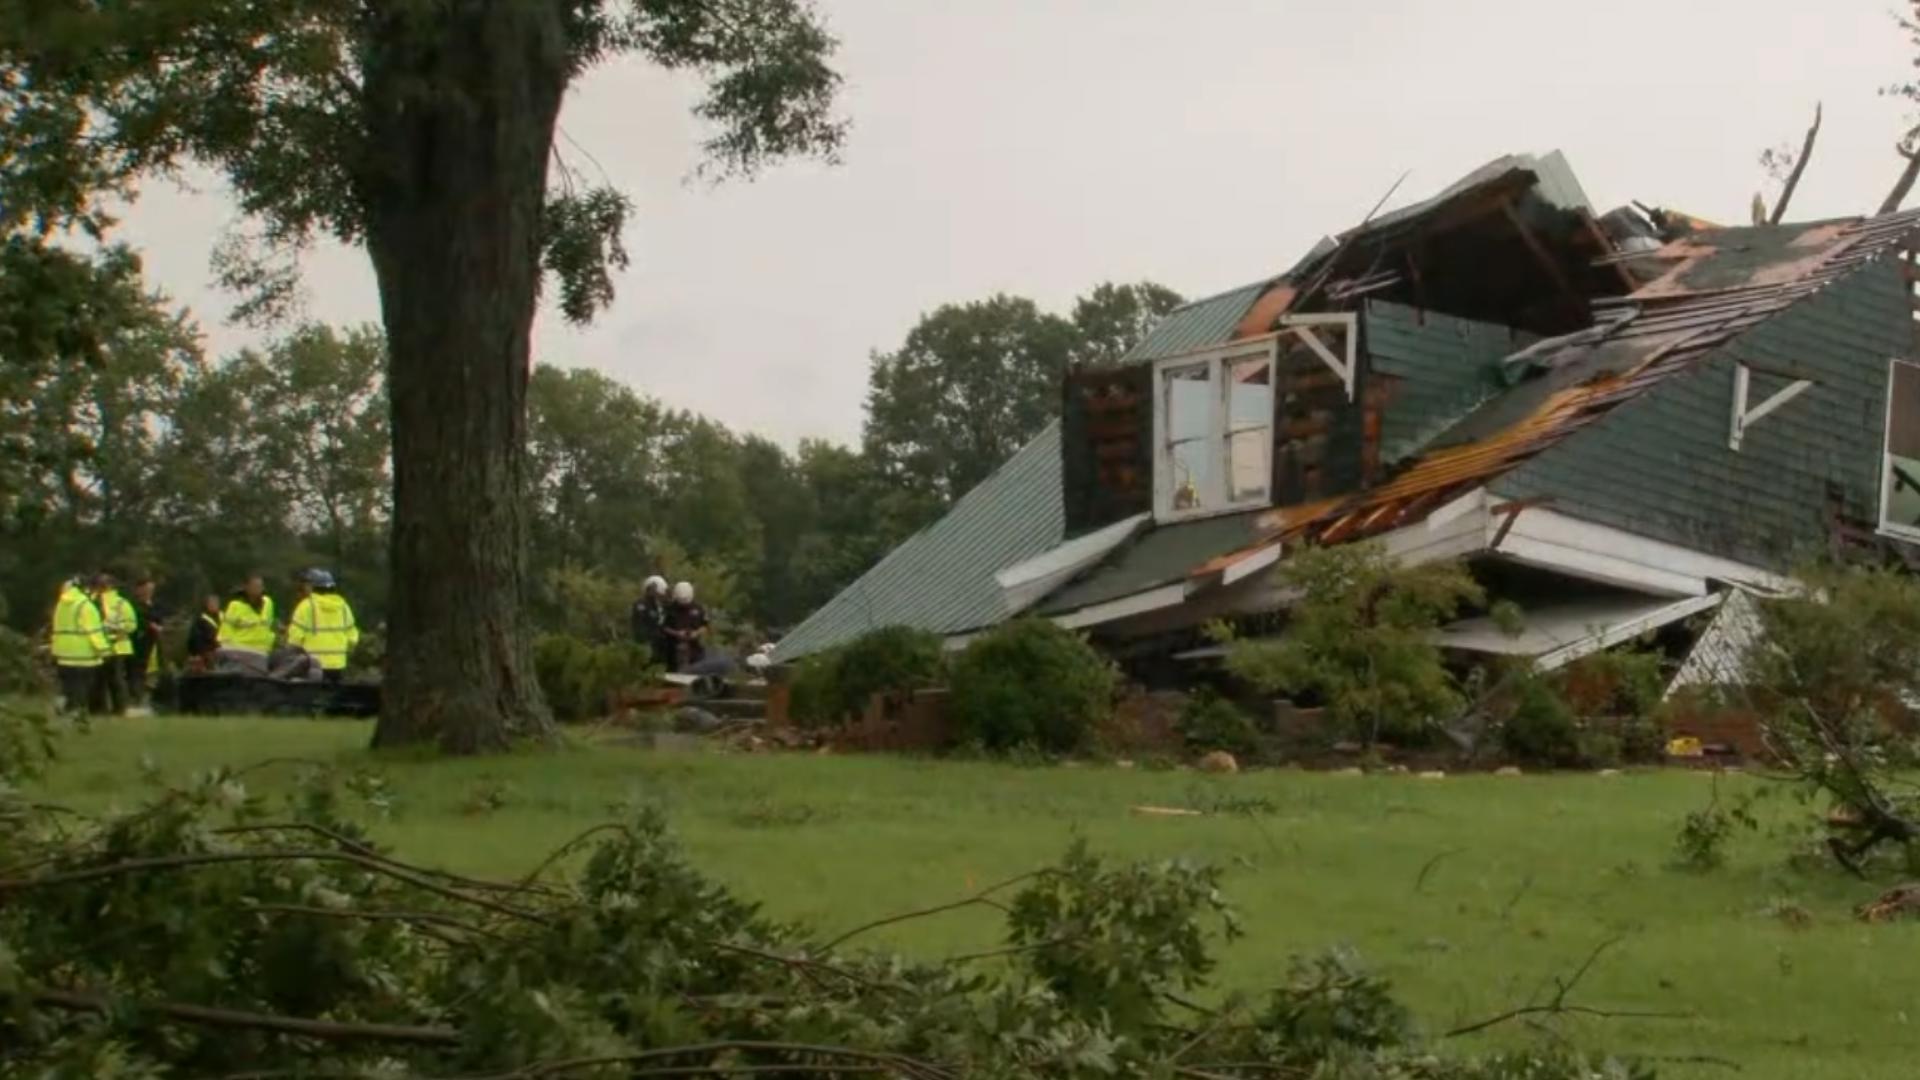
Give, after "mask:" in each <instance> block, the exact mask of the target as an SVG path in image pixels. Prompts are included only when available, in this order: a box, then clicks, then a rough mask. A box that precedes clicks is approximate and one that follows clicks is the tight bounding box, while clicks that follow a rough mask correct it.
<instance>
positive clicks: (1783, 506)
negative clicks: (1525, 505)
mask: <svg viewBox="0 0 1920 1080" xmlns="http://www.w3.org/2000/svg"><path fill="white" fill-rule="evenodd" d="M1912 346H1913V329H1912V314H1911V303H1910V301H1909V298H1908V292H1907V286H1906V282H1905V280H1904V279H1903V278H1902V276H1901V267H1900V266H1899V265H1898V263H1897V262H1896V261H1895V260H1892V259H1882V260H1881V261H1880V262H1878V263H1877V264H1873V265H1869V266H1867V267H1866V268H1865V269H1862V270H1859V271H1857V272H1855V273H1853V274H1851V275H1849V276H1847V277H1845V278H1843V279H1841V280H1839V281H1837V282H1835V283H1833V284H1832V285H1829V286H1828V287H1826V288H1825V289H1823V290H1821V291H1820V292H1818V293H1816V294H1814V295H1813V296H1811V297H1809V298H1806V299H1803V300H1800V301H1799V302H1797V303H1794V304H1792V306H1790V307H1788V308H1787V309H1786V310H1784V311H1781V312H1780V313H1779V314H1776V315H1773V316H1772V317H1771V318H1768V319H1767V320H1766V321H1765V322H1762V323H1760V324H1759V325H1757V326H1755V327H1753V328H1752V329H1751V330H1749V331H1747V332H1746V333H1744V334H1742V335H1740V336H1739V337H1736V338H1734V339H1732V340H1731V341H1728V342H1727V343H1726V344H1724V345H1722V346H1720V348H1719V349H1718V350H1716V351H1715V352H1714V353H1713V354H1712V355H1710V356H1706V357H1703V358H1701V359H1700V360H1698V361H1696V362H1694V363H1693V364H1691V365H1690V366H1689V368H1688V370H1686V371H1685V372H1683V373H1681V374H1679V375H1676V376H1673V377H1670V378H1668V379H1666V380H1663V381H1662V382H1661V383H1660V384H1659V385H1658V386H1656V387H1654V388H1653V389H1652V390H1650V391H1649V392H1647V393H1645V394H1643V395H1641V396H1640V397H1638V398H1636V399H1634V400H1632V401H1629V402H1627V403H1626V404H1624V405H1621V406H1620V407H1618V408H1616V409H1614V410H1613V411H1612V412H1610V413H1608V414H1606V415H1605V416H1604V417H1602V418H1600V419H1599V420H1598V421H1596V422H1594V423H1593V424H1591V425H1589V426H1588V427H1586V428H1585V429H1583V430H1581V431H1580V432H1578V433H1577V434H1575V435H1573V436H1572V437H1571V438H1568V439H1567V440H1565V441H1564V442H1562V443H1560V444H1558V445H1556V446H1554V447H1553V448H1551V449H1549V450H1547V451H1546V452H1544V453H1542V454H1540V455H1539V456H1538V457H1535V458H1533V459H1532V460H1530V461H1528V462H1527V463H1526V464H1524V465H1522V466H1520V467H1519V468H1517V469H1515V470H1514V471H1512V472H1510V473H1508V474H1506V475H1505V476H1502V477H1501V478H1499V479H1498V480H1496V481H1495V482H1494V483H1493V485H1492V487H1493V489H1494V491H1495V492H1497V493H1498V494H1500V495H1503V496H1508V497H1512V498H1535V497H1550V498H1551V499H1552V500H1553V503H1552V505H1553V508H1554V509H1555V510H1559V511H1561V512H1564V513H1567V514H1570V515H1572V516H1575V517H1579V518H1583V519H1585V520H1589V521H1595V522H1598V523H1600V524H1603V525H1611V526H1614V527H1617V528H1621V529H1625V530H1628V531H1630V532H1634V533H1638V534H1640V535H1643V536H1649V537H1653V538H1656V539H1661V540H1667V541H1670V542H1672V543H1677V544H1683V545H1685V546H1688V547H1691V548H1695V549H1696V550H1700V551H1707V552H1712V553H1715V554H1719V555H1722V556H1725V557H1730V558H1737V559H1741V560H1744V561H1747V562H1751V563H1755V564H1757V565H1760V566H1764V567H1768V568H1770V569H1777V570H1787V569H1791V567H1792V565H1793V564H1794V563H1795V562H1796V561H1797V560H1799V559H1801V558H1803V557H1806V556H1808V555H1811V554H1813V553H1815V552H1817V551H1819V550H1821V549H1823V547H1824V545H1825V543H1826V541H1827V538H1828V535H1829V526H1830V523H1829V521H1828V518H1827V514H1828V512H1829V506H1830V505H1833V502H1834V500H1836V499H1837V502H1838V505H1837V506H1835V507H1834V508H1835V509H1838V510H1840V511H1841V512H1842V513H1844V514H1845V515H1846V516H1847V517H1848V518H1851V519H1853V520H1856V521H1869V522H1871V521H1875V520H1877V519H1878V514H1879V489H1880V448H1881V432H1882V429H1883V428H1884V426H1885V409H1886V380H1887V357H1890V356H1904V355H1907V354H1908V353H1909V352H1910V351H1911V349H1912ZM1735 363H1745V364H1747V365H1749V367H1750V368H1751V369H1753V371H1754V373H1753V376H1752V379H1753V385H1752V388H1751V390H1750V392H1749V397H1748V403H1749V406H1751V405H1754V404H1758V403H1759V402H1761V401H1764V400H1765V399H1766V398H1767V396H1768V395H1770V394H1772V393H1773V392H1774V391H1775V390H1776V389H1778V388H1779V387H1780V386H1782V385H1784V383H1785V379H1784V376H1787V375H1792V376H1795V377H1801V378H1806V379H1810V380H1812V381H1813V383H1814V385H1813V386H1812V387H1811V388H1810V389H1808V390H1807V391H1806V392H1805V393H1803V394H1801V395H1800V396H1798V397H1796V398H1794V399H1793V400H1792V401H1790V402H1788V403H1787V404H1786V405H1785V406H1783V407H1781V408H1780V409H1778V410H1777V411H1775V412H1773V413H1771V414H1769V415H1768V416H1767V417H1766V418H1765V419H1763V420H1761V421H1759V422H1758V423H1756V424H1754V425H1753V426H1752V427H1751V428H1749V429H1748V430H1747V432H1746V434H1745V436H1744V439H1743V441H1742V444H1741V448H1740V449H1739V450H1738V451H1734V450H1730V449H1728V447H1727V435H1728V428H1729V425H1730V420H1729V416H1728V412H1729V404H1730V402H1731V400H1732V394H1733V366H1734V364H1735Z"/></svg>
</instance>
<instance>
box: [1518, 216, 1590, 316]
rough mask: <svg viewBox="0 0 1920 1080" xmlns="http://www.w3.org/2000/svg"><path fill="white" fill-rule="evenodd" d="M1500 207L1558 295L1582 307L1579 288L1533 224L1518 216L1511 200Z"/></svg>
mask: <svg viewBox="0 0 1920 1080" xmlns="http://www.w3.org/2000/svg"><path fill="white" fill-rule="evenodd" d="M1500 209H1501V212H1503V213H1505V214H1506V215H1507V221H1508V222H1510V223H1511V224H1512V225H1513V228H1514V231H1515V232H1517V233H1519V234H1520V240H1521V242H1522V243H1524V244H1526V245H1527V250H1528V251H1531V252H1533V257H1534V258H1535V259H1537V260H1539V262H1540V266H1541V268H1542V269H1544V270H1545V271H1546V272H1547V276H1548V277H1550V278H1552V279H1553V283H1554V285H1555V286H1556V287H1558V288H1559V290H1560V295H1562V296H1564V297H1566V298H1567V301H1568V302H1569V303H1571V304H1575V305H1578V306H1580V307H1582V308H1584V307H1585V306H1586V301H1585V300H1583V299H1581V297H1580V293H1579V290H1577V289H1575V288H1574V287H1573V282H1572V281H1571V280H1569V279H1568V278H1567V271H1566V269H1565V268H1564V267H1562V266H1561V265H1560V264H1559V262H1557V261H1555V259H1554V257H1553V253H1552V252H1550V251H1548V250H1547V245H1545V244H1543V243H1541V242H1540V237H1539V235H1538V234H1536V233H1535V232H1534V231H1533V226H1531V225H1528V224H1527V220H1526V219H1525V218H1523V217H1521V216H1520V212H1519V211H1518V210H1515V209H1514V208H1513V202H1512V200H1509V201H1508V202H1507V203H1506V204H1505V205H1504V206H1502V207H1501V208H1500Z"/></svg>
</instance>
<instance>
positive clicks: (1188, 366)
mask: <svg viewBox="0 0 1920 1080" xmlns="http://www.w3.org/2000/svg"><path fill="white" fill-rule="evenodd" d="M1274 349H1275V345H1274V339H1273V338H1270V337H1269V338H1266V339H1264V340H1261V341H1255V342H1246V343H1242V344H1239V345H1230V346H1225V347H1223V348H1219V349H1212V350H1209V351H1207V352H1203V353H1191V354H1188V355H1186V356H1178V357H1171V358H1169V359H1166V360H1162V361H1160V362H1159V363H1158V364H1156V365H1155V367H1154V385H1155V387H1156V393H1155V398H1154V411H1153V426H1154V446H1155V451H1156V452H1155V457H1154V468H1153V494H1154V516H1155V517H1157V518H1158V519H1160V520H1162V521H1176V520H1180V519H1183V518H1196V517H1207V516H1210V515H1213V514H1224V513H1231V512H1233V511H1236V510H1246V509H1252V508H1255V507H1260V506H1266V505H1268V504H1269V502H1270V501H1271V497H1272V492H1273V387H1274Z"/></svg>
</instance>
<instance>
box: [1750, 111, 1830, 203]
mask: <svg viewBox="0 0 1920 1080" xmlns="http://www.w3.org/2000/svg"><path fill="white" fill-rule="evenodd" d="M1821 112H1822V109H1821V106H1820V104H1819V103H1818V102H1816V103H1815V104H1814V106H1813V126H1812V127H1810V128H1808V129H1807V141H1806V142H1804V143H1802V144H1801V146H1800V156H1799V157H1798V158H1796V159H1794V162H1793V172H1792V173H1790V174H1788V176H1787V184H1786V186H1785V187H1783V188H1781V189H1780V201H1779V202H1776V203H1774V204H1773V216H1772V217H1770V218H1768V219H1767V224H1769V225H1778V224H1780V219H1782V218H1784V217H1786V216H1787V204H1788V203H1790V202H1792V201H1793V193H1794V191H1795V190H1797V189H1798V188H1799V187H1800V178H1801V177H1802V176H1804V175H1806V171H1807V162H1809V161H1812V160H1813V142H1814V140H1815V139H1818V138H1819V137H1820V114H1821ZM1756 224H1758V223H1757V222H1756Z"/></svg>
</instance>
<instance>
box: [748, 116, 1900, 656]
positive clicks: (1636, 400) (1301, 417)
mask: <svg viewBox="0 0 1920 1080" xmlns="http://www.w3.org/2000/svg"><path fill="white" fill-rule="evenodd" d="M1916 229H1920V214H1914V213H1906V214H1893V215H1888V216H1883V217H1877V218H1853V219H1845V220H1834V221H1822V222H1812V223H1806V224H1783V225H1756V226H1752V227H1739V228H1722V227H1717V226H1713V225H1709V224H1707V223H1705V222H1701V221H1698V220H1696V219H1693V218H1689V217H1687V216H1686V215H1683V214H1677V213H1670V212H1664V211H1659V210H1648V209H1646V208H1640V207H1627V208H1621V209H1618V210H1614V211H1611V212H1608V213H1606V214H1603V215H1602V214H1596V213H1595V211H1594V208H1593V207H1592V206H1591V205H1590V204H1589V203H1588V201H1587V198H1586V195H1585V193H1584V192H1583V191H1582V190H1581V187H1580V184H1579V182H1578V180H1577V179H1576V178H1575V177H1574V175H1573V173H1572V171H1571V169H1570V168H1569V167H1568V165H1567V162H1566V161H1565V159H1564V158H1563V157H1562V156H1561V155H1560V154H1558V153H1553V154H1548V155H1544V156H1539V157H1534V156H1514V157H1506V158H1502V159H1500V160H1498V161H1495V162H1493V163H1491V164H1489V165H1487V166H1486V167H1484V168H1482V169H1479V170H1477V171H1475V172H1474V173H1473V174H1471V175H1469V176H1467V177H1465V178H1463V179H1462V180H1460V181H1459V182H1458V183H1455V184H1454V185H1452V186H1451V187H1449V188H1447V189H1446V190H1445V191H1443V192H1441V193H1440V194H1438V195H1436V196H1434V197H1433V198H1431V199H1428V200H1426V201H1424V202H1421V203H1418V204H1416V205H1413V206H1408V207H1406V208H1403V209H1400V210H1397V211H1394V212H1391V213H1388V214H1384V215H1381V216H1379V217H1377V218H1374V219H1371V220H1369V221H1366V222H1364V223H1363V224H1361V225H1359V226H1358V227H1356V228H1354V229H1351V230H1349V231H1348V232H1346V233H1344V234H1342V235H1340V236H1338V237H1335V238H1330V239H1328V240H1323V241H1322V242H1321V243H1320V244H1319V245H1318V246H1316V247H1315V249H1314V250H1313V251H1312V252H1310V253H1309V254H1308V255H1307V256H1306V257H1305V258H1304V259H1302V260H1301V261H1300V262H1299V263H1298V264H1297V265H1294V266H1292V267H1291V268H1289V269H1287V270H1285V271H1284V272H1282V273H1279V274H1276V275H1274V276H1271V277H1267V278H1263V279H1261V280H1259V281H1255V282H1252V283H1250V284H1247V285H1245V286H1243V287H1241V288H1238V289H1234V290H1231V291H1229V292H1225V293H1222V294H1220V295H1218V296H1213V297H1209V298H1206V299H1203V300H1198V301H1195V302H1193V303H1190V304H1187V305H1186V306H1184V307H1182V308H1180V309H1178V310H1176V311H1174V312H1172V313H1171V314H1169V315H1168V316H1167V317H1166V318H1165V319H1164V320H1163V321H1162V322H1160V323H1159V324H1158V325H1157V326H1156V327H1155V328H1154V329H1153V330H1152V331H1151V332H1150V333H1149V334H1148V335H1147V337H1146V338H1145V339H1144V340H1142V341H1141V342H1140V343H1139V344H1138V345H1136V346H1135V347H1134V348H1133V349H1132V350H1131V351H1130V352H1129V353H1128V354H1127V355H1126V356H1125V357H1124V358H1122V360H1121V361H1120V362H1119V363H1117V364H1115V365H1110V366H1103V367H1099V368H1093V369H1083V370H1074V371H1071V372H1070V373H1068V375H1067V376H1066V378H1065V380H1064V383H1063V386H1062V400H1061V412H1060V417H1059V419H1058V421H1057V422H1055V423H1053V424H1051V425H1050V426H1048V427H1047V428H1046V429H1045V430H1044V431H1042V432H1041V433H1040V434H1039V435H1038V436H1037V437H1036V438H1034V439H1033V440H1032V441H1031V442H1030V443H1029V444H1028V445H1027V446H1026V447H1025V448H1024V449H1022V450H1020V451H1019V452H1018V453H1017V454H1015V455H1014V456H1013V457H1012V458H1011V459H1010V460H1009V461H1007V462H1006V464H1005V465H1004V466H1002V467H1001V468H1000V469H999V470H998V471H997V472H996V473H994V474H993V475H992V476H991V477H989V478H988V479H987V480H986V481H984V482H983V483H981V484H980V485H979V486H978V487H977V488H976V489H974V490H973V491H972V492H970V493H969V494H967V495H966V496H965V497H963V498H962V499H960V500H959V501H958V502H957V503H956V504H955V505H954V506H953V507H952V509H951V511H950V512H949V513H948V514H947V515H946V516H945V517H944V518H943V519H942V520H940V521H939V522H937V523H935V524H934V525H932V526H931V527H929V528H927V529H925V530H923V531H922V532H920V533H919V534H917V535H916V536H914V537H912V538H911V539H909V540H908V541H907V542H905V543H904V544H902V545H901V546H900V547H899V548H898V549H896V550H895V551H894V552H892V553H891V554H890V555H888V556H887V557H886V558H885V559H884V560H882V561H881V562H880V563H879V564H877V565H876V566H874V567H873V568H872V569H871V570H870V571H869V572H868V573H866V574H865V575H863V576H862V577H861V578H860V579H859V580H857V581H855V582H854V583H853V584H852V585H850V586H848V587H847V588H846V589H845V590H844V591H843V592H841V593H840V594H839V595H838V596H836V597H835V598H834V599H833V600H832V601H830V602H829V603H828V604H827V605H825V606H824V607H822V608H821V609H820V610H819V611H818V612H816V613H815V614H814V615H813V616H812V617H811V618H809V619H807V620H806V621H805V622H804V623H802V624H801V625H800V626H799V627H797V628H796V629H795V630H794V631H793V632H792V633H791V634H790V635H788V636H787V637H786V638H785V640H783V641H782V642H781V643H780V645H779V648H778V651H777V654H776V655H777V658H778V659H780V660H782V661H787V660H794V659H798V658H801V657H804V656H807V655H809V654H812V653H816V652H819V651H821V650H824V649H828V648H832V647H834V646H836V645H839V644H842V643H844V642H846V641H848V640H851V639H852V638H853V637H856V636H858V635H859V634H861V633H863V632H865V631H867V630H870V629H873V628H876V627H880V626H886V625H894V624H899V625H906V626H913V627H919V628H922V629H926V630H930V631H934V632H936V633H940V634H943V635H946V636H947V637H948V638H949V640H950V641H952V642H954V643H956V644H958V643H963V642H964V641H965V640H966V639H967V638H968V637H969V636H970V635H973V634H976V633H978V632H980V631H982V630H984V629H986V628H989V627H991V626H993V625H995V624H997V623H1000V622H1002V621H1005V620H1007V619H1010V618H1013V617H1015V616H1017V615H1022V614H1031V615H1037V616H1041V617H1045V618H1049V619H1052V620H1054V621H1056V622H1058V623H1060V624H1062V625H1064V626H1067V627H1072V628H1077V629H1080V630H1083V631H1085V632H1086V633H1088V634H1089V635H1090V637H1091V638H1092V639H1093V640H1094V641H1096V642H1097V643H1099V644H1101V645H1102V646H1103V647H1105V648H1107V649H1108V650H1110V651H1111V652H1112V653H1113V654H1114V655H1115V656H1116V657H1119V658H1121V659H1122V660H1123V661H1126V662H1128V663H1130V664H1132V665H1134V666H1136V668H1142V667H1145V668H1151V667H1152V666H1154V665H1169V666H1171V667H1176V668H1177V666H1178V665H1179V663H1181V662H1184V661H1188V660H1192V659H1195V658H1199V657H1204V656H1205V655H1207V653H1208V651H1209V650H1207V649H1206V648H1205V647H1204V642H1203V641H1202V640H1201V639H1200V637H1199V635H1198V633H1197V631H1198V629H1199V628H1200V627H1201V626H1203V625H1204V624H1206V623H1208V622H1209V621H1211V620H1215V619H1221V618H1228V619H1241V620H1253V621H1255V622H1257V621H1258V620H1259V619H1261V618H1262V617H1266V616H1272V615H1274V614H1275V613H1280V612H1284V610H1285V608H1286V606H1287V604H1288V601H1289V597H1288V596H1287V595H1285V593H1284V591H1283V589H1282V587H1281V586H1280V584H1279V583H1278V582H1277V580H1276V578H1275V575H1274V574H1272V573H1270V572H1268V571H1269V570H1270V569H1271V568H1272V567H1274V566H1275V565H1276V564H1277V563H1279V562H1280V561H1281V560H1283V559H1285V558H1287V556H1288V554H1289V553H1290V552H1293V551H1296V550H1299V549H1300V548H1301V547H1302V546H1303V545H1310V544H1319V545H1332V544H1345V543H1352V542H1356V541H1361V540H1371V541H1375V542H1377V543H1379V544H1381V545H1383V546H1384V548H1385V549H1386V550H1387V551H1388V552H1389V553H1390V554H1391V555H1392V556H1393V557H1394V558H1395V559H1397V560H1400V561H1402V562H1405V563H1417V562H1423V561H1429V560H1439V559H1466V560H1470V561H1471V562H1472V564H1473V566H1474V570H1475V573H1476V575H1477V576H1478V577H1480V579H1481V580H1482V582H1483V583H1485V584H1487V585H1488V587H1489V590H1490V591H1492V592H1495V593H1497V594H1499V595H1501V596H1503V597H1507V598H1511V599H1514V600H1516V601H1517V602H1518V603H1519V605H1520V607H1521V609H1522V610H1523V611H1524V613H1525V625H1524V626H1523V627H1522V628H1521V629H1520V630H1519V632H1518V633H1514V632H1513V628H1512V627H1511V626H1504V627H1501V628H1498V629H1497V628H1496V627H1495V626H1494V625H1493V620H1491V619H1489V618H1484V617H1482V618H1469V619H1463V620H1462V621H1460V622H1458V623H1456V624H1454V625H1452V626H1448V627H1446V628H1444V629H1443V630H1442V631H1441V632H1440V633H1441V638H1442V643H1443V644H1444V645H1446V646H1447V647H1449V648H1451V649H1456V650H1460V651H1462V652H1464V653H1476V652H1478V653H1495V654H1507V655H1519V656H1526V657H1531V658H1533V660H1534V662H1535V663H1536V664H1537V665H1538V666H1540V667H1542V668H1551V667H1555V666H1558V665H1560V664H1563V663H1566V662H1568V661H1570V660H1572V659H1574V658H1576V657H1578V656H1580V655H1584V654H1585V653H1588V652H1592V651H1595V650H1598V649H1603V648H1607V647H1609V646H1611V645H1614V644H1616V643H1618V642H1621V641H1625V640H1627V639H1629V638H1633V637H1636V636H1639V635H1642V634H1646V633H1649V632H1656V631H1660V630H1661V629H1662V628H1665V627H1673V626H1677V625H1680V624H1682V623H1683V622H1684V623H1686V624H1688V625H1694V626H1698V625H1701V624H1702V623H1705V622H1708V621H1710V620H1711V619H1712V618H1713V617H1714V611H1715V609H1718V608H1719V607H1720V606H1721V605H1723V604H1724V603H1725V602H1726V600H1727V598H1728V597H1729V596H1736V595H1740V594H1742V593H1743V592H1747V591H1760V592H1773V591H1776V590H1779V589H1782V588H1785V587H1787V585H1788V582H1787V580H1786V577H1785V575H1786V574H1787V573H1788V572H1789V571H1790V570H1791V569H1792V568H1793V567H1794V566H1795V565H1796V564H1798V563H1799V562H1800V561H1801V560H1804V559H1806V558H1808V557H1809V556H1811V555H1814V554H1817V553H1822V552H1826V551H1829V550H1831V549H1832V547H1833V546H1834V545H1835V544H1837V543H1846V544H1874V545H1893V546H1900V545H1902V544H1903V542H1907V541H1911V542H1914V543H1920V361H1914V360H1910V359H1908V358H1912V357H1914V356H1915V355H1916V351H1915V349H1914V347H1913V346H1914V340H1915V333H1916V331H1915V300H1914V297H1915V292H1914V278H1915V269H1916V266H1920V262H1917V261H1916V255H1915V251H1916V237H1915V232H1916ZM1736 609H1742V605H1740V604H1735V605H1730V606H1729V611H1735V610H1736ZM1746 610H1750V609H1746ZM1729 632H1735V633H1737V632H1738V631H1737V628H1736V629H1735V630H1734V631H1728V630H1727V629H1726V628H1722V629H1721V630H1720V631H1718V632H1711V631H1710V632H1709V634H1708V635H1707V637H1708V638H1709V639H1711V640H1713V641H1716V642H1718V641H1724V640H1725V639H1726V638H1727V636H1728V634H1729ZM1697 666H1698V665H1696V667H1697Z"/></svg>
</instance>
